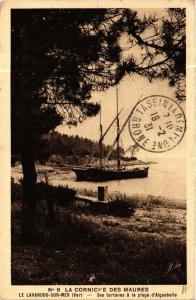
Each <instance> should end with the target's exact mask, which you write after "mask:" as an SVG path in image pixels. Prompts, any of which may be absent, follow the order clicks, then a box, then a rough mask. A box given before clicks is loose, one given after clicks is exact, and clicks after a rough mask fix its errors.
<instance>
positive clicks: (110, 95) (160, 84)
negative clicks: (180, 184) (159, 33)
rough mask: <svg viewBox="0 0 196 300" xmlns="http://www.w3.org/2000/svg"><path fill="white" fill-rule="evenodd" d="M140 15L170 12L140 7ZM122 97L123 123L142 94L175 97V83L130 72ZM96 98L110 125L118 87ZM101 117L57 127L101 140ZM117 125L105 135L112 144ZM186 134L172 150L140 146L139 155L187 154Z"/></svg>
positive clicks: (127, 139) (127, 141) (128, 141)
mask: <svg viewBox="0 0 196 300" xmlns="http://www.w3.org/2000/svg"><path fill="white" fill-rule="evenodd" d="M137 11H138V16H139V17H143V16H144V15H146V16H149V15H154V14H156V16H157V17H163V16H166V10H165V9H137ZM117 88H118V98H119V111H120V109H121V108H122V109H123V111H122V113H121V114H120V125H121V126H122V124H123V123H124V121H125V120H126V118H127V116H128V115H129V113H130V112H131V110H132V109H133V107H134V106H135V105H136V103H137V102H138V101H139V100H141V99H142V98H145V97H148V96H151V95H162V96H167V97H170V98H172V99H174V100H175V87H170V86H169V83H168V81H167V80H162V81H161V80H158V79H156V80H153V81H152V82H149V80H148V79H147V78H144V77H141V76H139V75H136V74H135V75H126V76H125V77H124V78H123V79H122V80H121V81H120V83H119V84H118V86H117ZM91 101H92V102H100V101H101V108H102V109H101V110H102V125H103V131H104V130H106V128H107V127H108V126H109V124H110V123H111V122H112V120H113V119H114V118H115V116H116V87H111V88H109V89H107V90H106V91H104V92H93V93H92V98H91ZM182 108H183V110H184V111H185V103H183V104H182ZM99 119H100V116H99V115H97V116H96V117H93V118H89V119H86V120H85V121H84V122H83V123H81V124H79V125H78V126H77V127H72V128H68V127H66V126H59V127H58V128H57V130H58V131H59V132H60V133H66V134H68V135H79V136H81V137H86V138H89V139H92V140H94V141H98V140H99ZM115 134H116V127H115V126H113V127H112V128H111V129H110V131H109V132H108V134H107V136H106V137H105V139H104V143H105V144H109V145H111V144H112V143H113V141H114V139H115ZM185 138H186V135H185V136H184V138H183V139H182V141H181V142H180V143H179V144H178V145H177V146H176V147H175V148H173V149H172V150H169V151H167V152H164V153H153V154H152V153H151V152H148V151H145V150H143V149H140V151H139V152H138V153H137V156H138V157H139V158H143V159H149V158H152V159H154V160H156V159H157V160H159V159H160V158H167V157H171V158H178V157H179V158H182V159H183V158H185V156H186V147H185V146H186V142H185ZM133 144H134V141H133V140H132V138H131V136H130V133H129V129H128V125H127V126H126V127H125V129H124V131H123V133H122V135H121V139H120V145H121V146H123V148H124V149H125V150H126V149H127V148H128V147H129V146H130V145H133Z"/></svg>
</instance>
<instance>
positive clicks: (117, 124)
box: [116, 88, 120, 170]
mask: <svg viewBox="0 0 196 300" xmlns="http://www.w3.org/2000/svg"><path fill="white" fill-rule="evenodd" d="M116 116H117V117H116V152H117V168H118V170H120V145H119V139H120V134H119V132H120V126H119V113H118V88H116Z"/></svg>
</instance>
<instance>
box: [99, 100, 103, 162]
mask: <svg viewBox="0 0 196 300" xmlns="http://www.w3.org/2000/svg"><path fill="white" fill-rule="evenodd" d="M99 116H100V119H99V121H100V139H99V155H100V156H99V162H100V167H102V166H103V137H102V136H103V127H102V120H101V100H100V114H99Z"/></svg>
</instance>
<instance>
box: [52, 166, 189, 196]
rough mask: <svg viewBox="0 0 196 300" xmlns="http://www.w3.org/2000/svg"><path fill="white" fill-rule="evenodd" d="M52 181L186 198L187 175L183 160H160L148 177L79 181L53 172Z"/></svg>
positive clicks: (122, 191)
mask: <svg viewBox="0 0 196 300" xmlns="http://www.w3.org/2000/svg"><path fill="white" fill-rule="evenodd" d="M50 178H51V183H53V184H55V185H56V184H68V185H69V186H70V187H75V188H86V189H91V190H95V191H96V190H97V185H98V184H99V185H102V186H103V185H107V186H108V189H109V191H112V192H115V191H116V192H121V193H126V194H127V195H132V194H144V195H154V196H164V197H169V198H177V199H181V200H185V199H186V175H185V167H184V166H183V161H180V160H170V161H168V160H167V161H166V160H164V161H159V163H158V164H151V165H150V168H149V173H148V177H147V178H138V179H126V180H114V181H105V182H99V183H98V182H85V181H82V182H79V181H75V176H74V174H73V177H72V178H70V179H65V175H63V174H62V173H61V174H59V176H58V174H57V176H56V178H54V177H53V176H52V174H51V177H50Z"/></svg>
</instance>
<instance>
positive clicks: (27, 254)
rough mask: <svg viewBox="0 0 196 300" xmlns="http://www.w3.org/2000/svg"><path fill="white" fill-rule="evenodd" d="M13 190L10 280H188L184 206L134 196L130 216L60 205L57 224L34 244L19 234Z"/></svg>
mask: <svg viewBox="0 0 196 300" xmlns="http://www.w3.org/2000/svg"><path fill="white" fill-rule="evenodd" d="M17 188H18V187H17ZM12 195H13V196H14V197H15V196H17V197H18V201H14V199H13V201H12V284H29V285H31V284H62V285H66V284H92V283H93V284H185V283H186V239H185V233H186V231H185V223H184V222H185V221H183V220H184V219H183V218H182V217H181V216H182V214H183V216H184V214H185V209H184V208H182V207H178V208H172V207H171V206H170V202H168V203H169V204H168V203H167V202H164V201H163V199H160V198H157V200H156V199H155V198H152V197H150V198H148V199H145V197H144V198H143V199H140V201H138V199H139V198H137V197H136V196H134V197H129V201H132V204H133V203H137V205H138V206H137V207H136V211H135V213H134V214H133V215H132V216H131V217H129V218H122V217H116V216H108V215H99V214H97V215H96V213H94V214H92V213H91V211H90V210H89V209H88V208H82V209H80V208H77V209H76V208H73V207H71V206H67V207H62V206H58V207H57V215H58V219H57V223H56V228H54V229H50V230H49V229H46V230H43V232H42V234H43V236H42V240H41V242H40V244H39V245H36V246H35V245H25V244H24V243H23V242H22V240H21V239H20V217H21V201H20V199H19V198H20V193H19V192H17V193H15V194H14V193H12ZM123 197H124V198H123ZM122 198H123V199H124V200H125V199H126V200H127V198H126V196H124V195H123V196H122ZM144 200H145V201H144ZM155 200H156V201H155ZM149 203H150V204H149ZM163 204H164V205H166V206H167V207H162V205H163ZM146 205H149V209H146ZM177 212H178V214H179V216H178V215H176V214H175V213H177ZM171 216H172V218H171ZM179 220H180V221H179ZM177 221H178V222H177ZM179 222H181V223H179ZM183 226H184V227H183ZM92 274H93V275H94V277H93V278H94V281H93V282H92V283H90V282H89V279H90V277H92Z"/></svg>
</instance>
